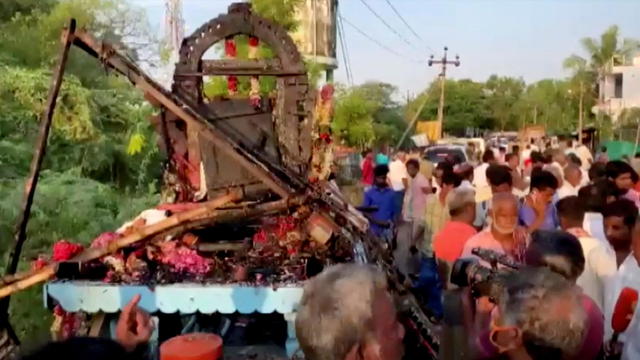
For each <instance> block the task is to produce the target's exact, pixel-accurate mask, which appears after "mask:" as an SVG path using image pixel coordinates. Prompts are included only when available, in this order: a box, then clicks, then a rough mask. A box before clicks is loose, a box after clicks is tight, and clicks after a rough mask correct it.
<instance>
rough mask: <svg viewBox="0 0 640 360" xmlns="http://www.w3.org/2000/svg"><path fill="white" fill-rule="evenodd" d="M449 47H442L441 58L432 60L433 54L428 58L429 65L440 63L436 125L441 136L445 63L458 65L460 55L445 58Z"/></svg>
mask: <svg viewBox="0 0 640 360" xmlns="http://www.w3.org/2000/svg"><path fill="white" fill-rule="evenodd" d="M448 50H449V49H448V48H447V47H446V46H445V47H444V56H442V59H441V60H434V59H433V55H431V58H430V59H429V66H432V65H433V64H440V65H441V66H442V71H441V72H440V75H439V76H440V103H439V104H438V126H439V127H440V137H442V130H443V128H442V120H443V119H444V84H445V80H446V77H447V65H455V66H460V56H458V55H456V59H455V61H451V60H447V51H448Z"/></svg>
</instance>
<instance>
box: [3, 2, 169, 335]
mask: <svg viewBox="0 0 640 360" xmlns="http://www.w3.org/2000/svg"><path fill="white" fill-rule="evenodd" d="M70 17H74V18H76V19H77V21H78V27H79V28H83V27H84V28H86V29H88V30H89V31H91V32H92V33H94V34H96V35H97V36H98V37H100V38H104V39H107V40H110V41H114V42H115V43H120V42H121V41H122V40H127V41H128V46H127V47H126V48H123V50H125V51H126V52H127V54H128V55H129V56H130V57H131V58H133V59H137V60H138V61H141V60H144V58H145V57H147V56H152V55H150V53H149V52H148V51H149V49H150V47H153V46H154V39H153V38H152V37H151V36H147V35H145V34H149V32H148V27H146V25H145V22H144V21H141V20H140V19H142V18H143V17H142V16H141V13H140V11H139V10H136V9H133V8H131V7H129V6H127V5H126V3H125V1H124V0H60V1H58V0H2V6H0V108H2V113H0V196H1V197H2V199H3V201H2V202H1V203H0V238H2V239H4V241H3V242H2V243H1V244H0V248H1V250H2V253H3V254H4V256H2V260H0V262H3V263H4V262H5V261H6V257H7V254H8V252H9V249H10V248H11V247H12V241H10V239H12V238H13V228H14V224H15V221H16V219H17V215H18V211H19V208H20V202H21V198H22V192H23V189H24V181H25V179H26V176H27V173H28V169H29V163H30V161H31V157H32V154H33V148H34V144H35V140H36V138H37V135H38V126H39V117H40V114H41V113H42V111H43V110H44V104H45V101H46V97H47V93H48V89H49V86H50V83H51V70H50V69H51V68H52V67H53V65H54V62H55V60H56V59H57V54H58V52H59V49H60V34H61V30H62V27H63V26H65V25H66V24H67V23H68V20H69V18H70ZM134 38H135V41H131V40H132V39H134ZM152 112H153V110H152V109H151V107H150V105H148V104H146V103H145V102H144V100H143V98H142V96H141V95H140V94H139V93H138V92H137V91H136V90H135V89H133V88H132V87H131V86H130V85H128V84H127V83H125V82H124V81H123V80H122V79H119V78H116V77H114V76H111V75H109V74H108V73H107V72H106V71H105V69H104V67H103V66H101V64H100V63H99V61H98V60H96V59H94V58H92V57H90V56H88V55H86V54H84V53H82V52H81V51H78V50H77V49H73V50H72V51H71V53H70V56H69V63H68V66H67V68H66V74H65V78H64V81H63V83H62V88H61V91H60V95H59V97H58V103H57V107H56V111H55V112H54V119H53V127H52V131H51V133H50V137H49V142H48V147H47V153H46V156H45V159H44V164H43V173H42V175H41V179H40V182H39V185H38V189H37V192H36V195H35V200H34V207H33V209H32V212H31V220H30V222H29V226H28V229H27V230H28V231H27V242H26V244H25V249H24V252H23V256H22V261H21V264H20V267H21V269H26V268H28V266H29V261H30V259H32V258H33V257H34V256H36V255H37V254H38V253H41V252H44V253H48V252H49V251H50V247H51V244H52V243H53V242H54V241H56V240H59V239H60V238H66V239H68V240H72V241H79V242H82V243H85V244H86V243H88V242H89V241H91V239H93V238H94V237H95V236H96V235H98V234H99V233H101V232H103V231H106V230H113V229H114V228H116V227H117V226H118V225H119V224H121V223H122V222H124V221H125V220H127V219H129V218H131V217H133V216H134V215H135V214H136V213H138V212H139V211H140V210H143V209H145V208H148V207H150V206H153V205H155V204H156V203H157V201H158V199H159V195H158V193H159V191H158V190H159V189H158V182H159V179H160V175H161V167H162V160H163V156H162V154H160V152H159V151H158V148H157V146H156V139H157V137H156V135H155V133H154V132H153V130H152V128H151V126H150V124H149V116H150V115H151V114H152ZM39 291H41V289H38V288H34V289H30V290H29V291H26V292H24V293H21V294H18V295H17V296H16V297H15V298H14V301H13V302H12V307H11V315H12V323H13V325H14V326H15V327H16V328H17V331H18V332H19V333H20V334H21V335H25V334H28V335H29V336H28V338H33V337H34V336H38V334H39V333H40V334H46V330H47V328H48V326H49V324H50V321H49V320H50V319H49V315H48V311H47V310H46V309H44V308H43V307H42V303H41V299H42V296H41V295H39V294H37V293H38V292H39Z"/></svg>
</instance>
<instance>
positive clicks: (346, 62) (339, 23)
mask: <svg viewBox="0 0 640 360" xmlns="http://www.w3.org/2000/svg"><path fill="white" fill-rule="evenodd" d="M336 26H337V28H338V29H337V30H338V38H339V39H340V47H341V48H342V58H343V61H344V68H345V70H346V72H347V81H348V82H349V85H350V86H353V73H352V72H351V59H350V58H349V53H348V52H347V43H346V42H345V37H346V35H345V34H344V26H343V24H342V18H341V17H338V21H337V24H336Z"/></svg>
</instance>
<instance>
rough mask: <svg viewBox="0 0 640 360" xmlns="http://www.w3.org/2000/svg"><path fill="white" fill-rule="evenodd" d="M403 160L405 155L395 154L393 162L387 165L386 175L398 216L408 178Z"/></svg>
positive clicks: (402, 153) (401, 153)
mask: <svg viewBox="0 0 640 360" xmlns="http://www.w3.org/2000/svg"><path fill="white" fill-rule="evenodd" d="M405 158H406V155H405V153H404V152H402V151H399V152H398V153H397V154H396V157H395V160H393V161H392V162H391V163H390V164H389V174H388V175H387V177H388V179H389V185H391V190H393V191H394V193H395V210H396V212H395V213H396V214H398V215H399V214H400V213H401V212H402V202H403V201H404V186H405V185H404V184H405V182H406V181H407V179H408V178H409V174H408V173H407V167H406V165H405V164H404V161H405Z"/></svg>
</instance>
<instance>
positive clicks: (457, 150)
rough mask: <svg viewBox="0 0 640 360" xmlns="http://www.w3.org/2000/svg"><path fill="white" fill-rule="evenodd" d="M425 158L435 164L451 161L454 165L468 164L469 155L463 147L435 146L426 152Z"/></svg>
mask: <svg viewBox="0 0 640 360" xmlns="http://www.w3.org/2000/svg"><path fill="white" fill-rule="evenodd" d="M424 158H425V159H426V160H427V161H430V162H432V163H434V164H438V163H440V162H442V161H444V160H446V159H451V160H452V162H453V164H454V165H456V164H460V163H464V162H467V161H468V159H467V153H466V151H465V148H464V146H461V145H434V146H431V147H428V148H427V149H425V151H424Z"/></svg>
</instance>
